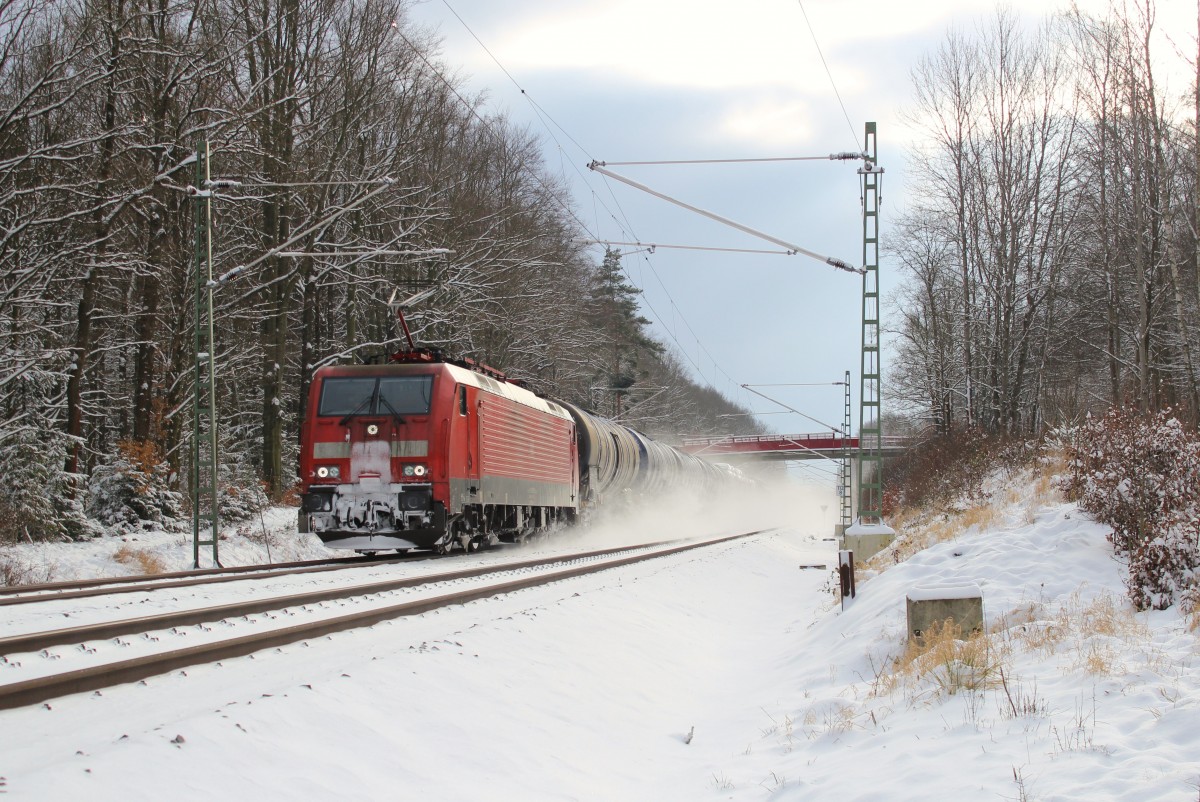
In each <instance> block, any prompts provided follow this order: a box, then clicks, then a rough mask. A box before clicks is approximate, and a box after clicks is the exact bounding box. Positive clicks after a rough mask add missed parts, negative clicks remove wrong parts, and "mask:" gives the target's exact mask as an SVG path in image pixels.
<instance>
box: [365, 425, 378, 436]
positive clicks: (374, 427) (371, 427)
mask: <svg viewBox="0 0 1200 802" xmlns="http://www.w3.org/2000/svg"><path fill="white" fill-rule="evenodd" d="M367 434H370V435H376V434H379V426H378V425H377V424H374V423H372V424H370V425H369V426H367Z"/></svg>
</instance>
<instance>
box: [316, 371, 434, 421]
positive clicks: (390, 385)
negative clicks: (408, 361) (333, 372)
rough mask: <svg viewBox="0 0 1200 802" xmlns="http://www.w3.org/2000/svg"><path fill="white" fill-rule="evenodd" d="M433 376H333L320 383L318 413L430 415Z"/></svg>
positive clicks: (327, 414) (326, 414)
mask: <svg viewBox="0 0 1200 802" xmlns="http://www.w3.org/2000/svg"><path fill="white" fill-rule="evenodd" d="M432 389H433V377H432V376H378V377H377V376H370V377H362V378H359V377H353V378H351V377H334V378H329V379H326V380H325V382H324V384H323V385H322V386H321V402H320V405H319V407H318V410H317V414H318V415H321V416H324V417H329V416H333V415H427V414H428V413H429V399H430V394H431V391H432Z"/></svg>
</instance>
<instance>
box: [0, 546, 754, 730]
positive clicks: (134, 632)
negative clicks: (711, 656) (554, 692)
mask: <svg viewBox="0 0 1200 802" xmlns="http://www.w3.org/2000/svg"><path fill="white" fill-rule="evenodd" d="M759 533H760V532H759V531H755V532H747V533H743V534H738V535H731V536H727V537H721V538H710V539H704V540H696V541H687V542H681V541H665V542H660V543H655V544H649V545H645V546H636V547H622V548H615V549H604V550H599V551H589V552H584V553H580V554H573V555H559V556H554V557H547V558H541V559H536V560H524V561H520V562H515V563H503V564H493V565H487V566H480V567H473V568H467V569H461V570H454V571H447V572H441V573H435V574H426V575H422V576H407V577H399V578H393V579H388V580H384V581H376V582H369V583H364V584H356V585H349V586H345V585H342V586H336V587H330V588H323V589H320V590H315V591H307V592H304V593H299V594H289V595H284V596H274V597H269V598H254V599H248V600H243V601H238V602H234V603H231V604H223V605H215V606H204V607H195V608H192V609H187V610H176V611H171V612H167V613H161V614H155V615H149V616H139V617H133V618H126V619H122V620H109V621H104V622H101V623H96V624H88V625H83V626H76V627H69V628H61V629H52V630H45V631H39V632H29V633H22V634H16V635H10V636H8V637H5V638H0V683H3V684H0V709H10V708H14V707H21V706H24V705H30V704H37V703H39V702H46V701H48V700H50V699H54V698H57V697H59V696H64V695H66V694H70V693H81V692H87V691H96V690H100V689H102V688H107V687H111V686H114V685H120V684H123V683H127V682H136V681H138V680H142V679H145V678H147V677H151V676H155V675H157V674H162V673H166V672H169V671H174V670H177V669H181V668H186V667H188V666H193V665H197V664H202V663H210V662H217V661H221V660H227V659H231V658H234V657H241V656H244V655H248V654H252V653H254V652H257V651H260V650H262V649H268V648H273V647H278V646H283V645H286V644H290V643H296V642H301V641H305V640H308V639H311V638H318V637H322V636H325V635H329V634H331V633H334V632H341V631H344V630H349V629H355V628H359V627H365V626H370V625H372V624H376V623H379V622H381V621H387V620H390V619H394V618H400V617H403V616H412V615H418V614H421V613H425V612H430V611H432V610H437V609H439V608H442V607H448V606H451V605H459V604H465V603H467V602H470V601H474V600H477V599H484V598H488V597H492V596H498V595H501V594H505V593H511V592H513V591H517V590H522V589H525V588H531V587H536V586H539V585H545V584H549V583H551V582H557V581H561V580H564V579H569V578H572V577H577V576H583V575H586V574H590V573H596V572H598V571H603V570H606V569H609V568H615V567H618V566H623V565H631V564H633V563H637V562H642V561H645V560H650V559H655V558H660V557H665V556H668V555H672V554H678V553H681V552H685V551H689V550H692V549H697V548H702V547H705V546H711V545H715V544H718V543H724V542H728V541H731V540H737V539H740V538H745V537H750V536H752V535H755V534H759ZM213 578H214V579H215V578H216V577H213ZM456 586H457V587H456ZM447 588H449V589H447ZM405 597H407V598H405ZM45 598H46V599H48V600H58V599H60V598H61V596H49V597H45ZM335 605H336V606H335ZM346 605H352V606H356V607H358V608H359V609H357V610H355V611H353V612H349V613H339V611H338V610H337V609H336V607H340V606H346ZM291 619H298V620H297V623H292V624H289V623H288V621H289V620H291ZM256 628H257V629H259V630H260V631H258V632H249V630H252V629H256ZM218 630H221V631H218ZM183 637H190V638H192V639H193V640H201V641H203V642H202V643H199V644H197V645H195V646H188V647H184V648H176V649H172V648H169V647H167V646H165V645H164V641H165V640H173V639H176V638H183ZM64 646H70V647H72V648H69V649H66V650H65V652H66V653H65V654H64V653H63V650H60V651H57V652H55V651H51V650H52V649H54V648H55V647H64ZM125 650H132V651H133V652H140V654H138V656H135V657H130V658H128V659H113V655H114V653H120V652H123V651H125ZM64 658H67V660H66V662H67V663H69V664H76V663H82V664H84V665H82V666H81V667H79V668H72V669H67V670H62V671H54V670H52V668H51V667H52V666H53V665H54V663H56V662H57V661H60V660H63V659H64ZM27 663H28V664H29V665H26V664H27ZM30 674H33V675H34V676H29V675H30ZM9 678H12V679H13V680H14V681H12V682H7V683H5V682H4V681H5V680H7V679H9Z"/></svg>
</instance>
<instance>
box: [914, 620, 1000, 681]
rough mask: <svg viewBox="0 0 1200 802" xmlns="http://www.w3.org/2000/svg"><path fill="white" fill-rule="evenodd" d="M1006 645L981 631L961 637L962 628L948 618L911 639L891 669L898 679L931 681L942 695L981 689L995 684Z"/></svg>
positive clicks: (998, 678) (998, 679)
mask: <svg viewBox="0 0 1200 802" xmlns="http://www.w3.org/2000/svg"><path fill="white" fill-rule="evenodd" d="M1006 657H1007V649H1006V647H1005V645H1004V643H1003V641H995V642H993V639H992V638H989V637H988V636H987V635H985V634H983V633H982V632H973V633H971V634H970V635H968V636H967V637H966V638H963V634H962V630H961V629H960V628H959V626H958V624H956V623H955V622H954V621H952V620H950V619H947V620H946V621H943V622H941V623H940V624H934V625H933V626H931V627H929V628H928V629H927V630H925V632H924V634H923V636H922V637H921V638H920V639H917V640H910V641H909V642H908V645H907V646H906V647H905V649H904V653H903V654H901V655H900V656H899V657H898V658H896V661H895V665H894V673H895V674H896V675H898V677H899V678H900V679H901V680H906V681H908V682H910V683H914V684H919V683H922V682H931V683H932V684H933V685H934V687H935V688H936V689H937V692H938V693H939V694H940V695H943V696H953V695H954V694H956V693H959V692H960V691H982V690H985V689H988V688H994V687H998V686H999V684H1000V681H1001V671H1002V668H1003V664H1004V660H1005V658H1006Z"/></svg>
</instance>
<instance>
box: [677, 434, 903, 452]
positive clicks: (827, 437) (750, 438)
mask: <svg viewBox="0 0 1200 802" xmlns="http://www.w3.org/2000/svg"><path fill="white" fill-rule="evenodd" d="M911 440H912V438H909V437H904V436H901V435H885V436H884V437H883V438H882V445H883V447H884V448H885V449H897V448H906V447H907V446H908V445H909V444H910V442H911ZM774 443H778V444H780V446H781V447H783V446H786V445H787V444H788V443H797V444H799V443H802V444H804V447H807V448H813V447H816V448H842V447H844V446H848V447H850V448H858V437H853V436H852V437H847V436H845V435H843V434H841V433H840V432H810V433H806V434H756V435H726V436H724V437H684V438H683V443H682V445H683V447H684V448H685V449H691V448H700V447H705V446H739V445H743V446H761V445H763V444H774ZM826 444H827V445H826Z"/></svg>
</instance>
